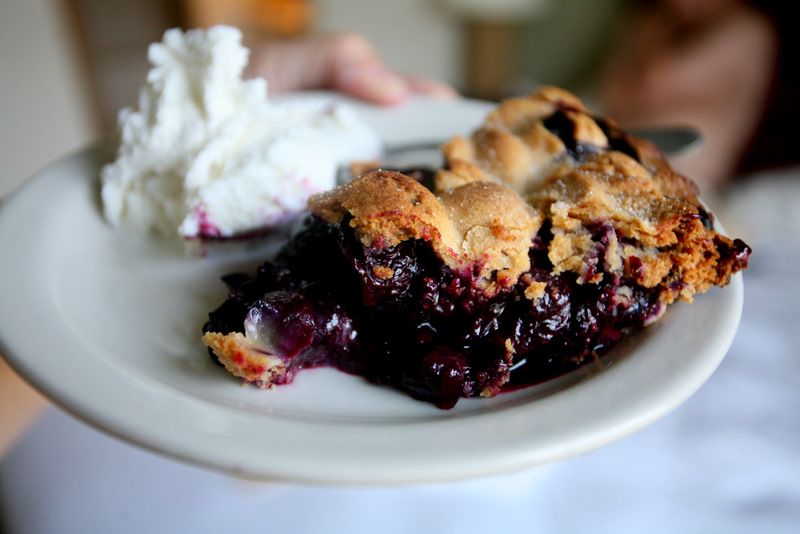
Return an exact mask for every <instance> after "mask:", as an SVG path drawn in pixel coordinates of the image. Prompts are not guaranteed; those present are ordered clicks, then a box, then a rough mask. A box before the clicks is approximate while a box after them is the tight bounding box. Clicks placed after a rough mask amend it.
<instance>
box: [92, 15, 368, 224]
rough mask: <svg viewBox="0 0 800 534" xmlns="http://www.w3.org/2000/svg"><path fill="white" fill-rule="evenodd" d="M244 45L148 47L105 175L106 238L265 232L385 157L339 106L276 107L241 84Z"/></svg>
mask: <svg viewBox="0 0 800 534" xmlns="http://www.w3.org/2000/svg"><path fill="white" fill-rule="evenodd" d="M241 40H242V34H241V32H240V31H239V30H238V29H236V28H232V27H228V26H215V27H213V28H210V29H208V30H189V31H187V32H185V33H184V32H182V31H181V30H178V29H171V30H168V31H167V32H166V33H165V34H164V38H163V41H162V42H160V43H153V44H151V45H150V48H149V50H148V58H149V61H150V63H151V65H152V68H151V70H150V72H149V74H148V76H147V83H146V84H145V85H144V87H142V89H141V91H140V95H139V102H138V106H137V107H136V108H125V109H123V110H122V111H121V112H120V115H119V127H120V134H121V142H120V147H119V150H118V153H117V157H116V159H115V161H114V162H112V163H110V164H108V165H106V166H104V167H103V169H102V171H101V181H102V191H101V195H102V201H103V209H104V213H105V216H106V218H107V219H108V220H109V221H110V222H111V223H112V224H113V225H114V226H117V227H123V228H129V229H133V230H136V231H139V232H143V233H144V232H157V233H162V234H167V235H175V234H176V232H177V234H178V235H180V236H181V237H183V238H185V239H195V238H228V237H233V236H238V235H242V234H248V233H251V232H257V231H261V230H264V229H267V228H270V227H274V226H277V225H280V224H281V223H282V222H284V221H286V220H287V219H291V218H292V217H293V216H295V215H296V214H297V213H299V212H300V211H302V210H303V209H304V208H305V206H306V200H307V198H308V197H309V195H311V194H313V193H317V192H320V191H324V190H327V189H331V188H332V187H334V186H335V182H336V175H337V171H338V169H339V168H340V166H342V165H347V164H348V163H351V162H353V161H361V160H374V159H379V158H380V157H381V155H382V144H381V141H380V138H379V136H378V135H377V133H376V132H374V131H373V130H372V129H371V128H370V127H368V126H367V125H366V124H365V123H363V122H361V120H360V119H359V118H358V116H357V115H356V113H355V111H354V110H353V109H352V108H350V107H348V106H347V105H345V104H342V103H335V102H332V101H331V99H326V98H322V97H319V98H310V97H305V98H296V99H294V100H292V99H287V100H283V101H280V102H274V101H271V100H269V99H268V98H267V81H266V80H264V79H261V78H254V79H249V80H244V79H243V77H242V73H243V71H244V68H245V66H246V65H247V61H248V56H249V51H248V50H247V49H246V48H244V47H243V46H242V44H241Z"/></svg>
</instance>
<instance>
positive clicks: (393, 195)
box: [309, 171, 544, 286]
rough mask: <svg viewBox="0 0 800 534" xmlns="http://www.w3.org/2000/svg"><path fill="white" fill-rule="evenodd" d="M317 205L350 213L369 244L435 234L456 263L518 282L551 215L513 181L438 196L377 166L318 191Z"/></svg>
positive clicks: (332, 217) (324, 214)
mask: <svg viewBox="0 0 800 534" xmlns="http://www.w3.org/2000/svg"><path fill="white" fill-rule="evenodd" d="M309 206H310V208H311V211H312V212H313V213H314V214H316V215H317V216H318V217H321V218H322V219H323V220H325V221H327V222H341V221H342V220H343V219H344V218H345V217H347V218H349V223H348V224H349V225H350V226H351V227H352V228H353V229H354V232H355V235H356V237H357V238H358V239H359V240H360V241H361V243H362V244H363V245H364V246H367V247H369V246H373V247H390V246H395V245H397V244H398V243H400V242H401V241H405V240H407V239H420V240H425V241H428V242H430V244H431V245H432V247H433V249H434V250H435V251H436V253H437V254H438V256H439V257H440V258H441V259H442V260H443V261H444V262H445V263H446V264H447V265H448V267H450V268H451V269H453V270H456V271H457V270H461V269H464V268H474V267H475V266H477V267H478V270H479V272H480V275H481V277H482V278H483V279H485V280H486V283H487V286H488V285H489V284H495V283H500V284H510V283H513V282H514V281H516V277H517V276H518V275H519V273H521V272H524V271H526V270H528V269H529V267H530V261H529V258H528V250H529V249H530V243H531V241H532V239H533V238H534V236H535V235H536V233H537V232H538V231H539V228H540V227H541V223H542V221H543V218H544V217H543V215H542V213H541V212H539V211H536V210H534V209H533V208H532V207H531V206H530V205H528V204H527V203H526V202H525V201H524V200H523V199H522V198H521V197H520V196H519V194H517V193H516V192H515V191H514V190H513V189H512V188H511V187H509V186H507V185H505V184H501V183H496V182H488V181H483V182H472V183H467V184H464V185H462V186H459V187H455V188H452V189H448V190H447V191H443V192H441V194H439V195H438V196H436V195H434V194H433V193H432V192H431V191H430V190H428V189H427V188H426V187H424V186H423V185H421V184H420V183H419V182H417V181H416V180H414V179H412V178H410V177H408V176H405V175H403V174H400V173H397V172H391V171H375V172H371V173H368V174H366V175H364V176H361V177H359V178H356V179H355V180H353V181H352V182H349V183H347V184H345V185H343V186H341V187H339V188H337V189H335V190H332V191H329V192H326V193H321V194H319V195H315V196H314V197H312V198H311V200H310V201H309ZM498 208H499V209H498Z"/></svg>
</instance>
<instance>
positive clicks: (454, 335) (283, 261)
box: [203, 87, 750, 408]
mask: <svg viewBox="0 0 800 534" xmlns="http://www.w3.org/2000/svg"><path fill="white" fill-rule="evenodd" d="M442 151H443V154H444V165H443V168H442V169H440V170H438V171H436V172H435V173H434V174H433V175H429V176H426V175H425V173H407V174H401V173H399V172H393V171H386V170H378V171H373V172H370V173H367V174H365V175H362V176H360V177H358V178H356V179H354V180H352V181H351V182H349V183H347V184H345V185H342V186H340V187H338V188H337V189H334V190H332V191H329V192H325V193H321V194H318V195H315V196H313V197H312V198H311V199H310V201H309V207H310V212H311V213H310V215H309V216H308V218H307V220H306V221H305V223H304V225H303V227H302V228H301V229H299V230H298V232H297V233H296V234H295V235H294V236H293V237H292V238H291V240H290V241H289V242H288V243H287V244H286V246H285V247H284V248H283V249H282V251H281V252H280V253H279V254H278V255H277V256H276V257H275V258H274V259H273V260H272V261H269V262H265V263H263V264H262V265H261V266H260V267H259V268H258V270H257V271H256V272H255V273H252V274H231V275H229V276H227V277H225V279H224V281H225V283H226V284H227V286H228V287H229V289H230V292H229V296H228V298H227V299H226V300H225V301H224V302H223V303H222V305H221V306H220V307H219V308H217V309H216V310H214V311H212V312H211V313H210V314H209V321H208V322H207V324H206V325H205V327H204V337H203V340H204V342H205V343H206V344H207V345H208V347H209V349H210V351H211V352H212V354H213V356H214V358H216V359H217V360H218V361H219V362H220V363H221V364H222V365H224V366H225V368H227V370H228V371H230V372H231V373H232V374H234V375H236V376H238V377H241V378H242V379H244V380H245V381H248V382H254V383H256V384H258V385H259V386H262V387H271V386H274V385H279V384H286V383H289V382H291V381H292V379H293V376H294V374H295V373H296V372H297V371H299V370H300V369H303V368H306V367H314V366H319V365H330V366H335V367H337V368H339V369H341V370H343V371H346V372H349V373H354V374H358V375H362V376H364V377H366V378H367V379H369V380H370V381H372V382H374V383H377V384H383V385H388V386H392V387H395V388H398V389H400V390H403V391H405V392H407V393H409V394H410V395H411V396H413V397H414V398H417V399H421V400H425V401H429V402H432V403H434V404H436V405H437V406H439V407H442V408H451V407H453V406H454V405H455V404H456V403H457V401H458V400H459V399H461V398H464V397H473V396H485V397H490V396H494V395H496V394H498V393H499V392H501V391H503V390H504V389H507V388H512V387H514V388H516V387H520V386H524V385H529V384H533V383H538V382H541V381H544V380H547V379H549V378H552V377H555V376H558V375H561V374H564V373H566V372H569V371H571V370H573V369H575V368H577V367H579V366H581V365H583V364H585V363H587V362H592V361H595V360H596V359H597V358H598V357H599V356H601V355H602V354H604V353H605V352H607V351H608V350H609V349H610V348H611V347H612V346H613V345H614V344H615V342H617V341H618V340H619V339H620V338H621V337H622V336H625V335H627V334H630V333H632V332H635V331H637V330H640V329H641V328H643V327H646V326H647V325H649V324H651V323H653V322H654V321H656V320H657V319H658V318H659V317H660V316H661V315H662V314H663V313H664V311H665V308H666V306H667V305H669V304H670V303H672V302H674V301H676V300H686V301H691V300H692V298H693V296H694V295H695V294H697V293H702V292H704V291H706V290H708V289H709V288H711V287H713V286H724V285H726V284H727V283H728V282H729V280H730V277H731V276H732V275H733V274H734V273H736V272H738V271H739V270H741V269H744V268H745V267H746V266H747V260H748V256H749V254H750V249H749V247H748V246H747V245H746V244H745V243H743V242H742V241H741V240H738V239H736V240H733V239H729V238H728V237H726V236H724V235H721V234H719V233H718V232H716V231H715V230H714V222H713V217H712V215H711V214H710V213H708V212H707V211H706V210H705V209H704V208H703V205H702V204H701V203H700V201H699V200H698V198H697V187H696V186H695V185H694V184H693V183H692V182H691V181H690V180H688V179H686V178H684V177H683V176H681V175H679V174H677V173H676V172H675V171H673V170H672V169H671V167H670V165H669V164H668V162H667V161H666V159H665V158H664V157H663V155H662V154H661V153H660V152H659V151H658V149H657V148H656V147H655V146H654V145H653V144H651V143H650V142H648V141H646V140H644V139H639V138H635V137H632V136H629V135H627V134H626V133H624V132H622V131H621V130H620V129H619V128H618V127H617V126H616V125H615V123H614V122H613V121H611V120H607V119H601V118H597V117H594V116H593V115H591V114H590V113H589V112H588V111H587V109H586V108H585V107H584V106H583V104H582V103H581V102H580V100H578V99H577V98H576V97H575V96H574V95H572V94H570V93H568V92H566V91H563V90H560V89H557V88H553V87H545V88H543V89H541V90H540V91H539V92H538V93H536V94H533V95H531V96H529V97H524V98H516V99H510V100H507V101H505V102H503V103H502V104H501V105H500V106H499V107H497V108H496V109H495V110H493V111H492V112H491V113H490V114H489V115H488V116H487V118H486V120H485V121H484V123H483V124H482V125H481V126H480V127H479V128H478V129H477V130H476V131H475V132H474V133H473V134H472V136H471V137H470V138H463V137H455V138H453V139H452V140H451V141H450V142H448V143H447V144H446V145H445V146H444V147H443V149H442ZM412 176H413V177H412Z"/></svg>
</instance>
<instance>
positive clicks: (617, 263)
mask: <svg viewBox="0 0 800 534" xmlns="http://www.w3.org/2000/svg"><path fill="white" fill-rule="evenodd" d="M442 152H443V155H444V160H445V165H444V168H442V169H441V170H439V171H438V172H437V173H436V176H435V180H434V190H433V191H430V190H428V189H427V188H426V187H424V186H423V185H421V184H420V183H418V182H417V181H415V180H413V179H412V178H409V177H407V176H404V175H402V174H399V173H395V172H389V171H375V172H372V173H368V174H366V175H364V176H362V177H359V178H357V179H355V180H354V181H352V182H350V183H348V184H346V185H344V186H342V187H340V188H337V189H336V190H334V191H330V192H327V193H322V194H320V195H316V196H314V197H312V198H311V199H310V201H309V205H310V208H311V211H312V212H313V213H314V214H316V215H317V216H319V217H321V218H322V219H324V220H326V221H328V222H340V221H342V220H344V219H345V218H348V219H349V222H348V224H350V226H352V227H353V228H354V230H355V233H356V235H357V237H358V238H359V239H360V240H361V242H362V244H363V245H364V246H378V247H384V246H394V245H396V244H398V243H399V242H401V241H404V240H406V239H421V240H425V241H428V242H430V243H431V245H432V246H433V249H434V250H435V251H436V253H437V254H438V255H439V256H440V257H441V258H442V260H443V261H444V262H445V263H446V264H447V265H448V266H450V267H451V268H453V269H460V268H465V267H467V266H470V265H478V266H479V271H480V275H481V276H482V277H483V278H484V279H485V281H486V285H487V286H489V287H491V286H492V285H493V284H510V283H514V282H515V281H516V280H517V279H518V278H519V276H520V275H521V274H522V273H523V272H525V271H526V270H528V269H529V267H530V262H529V259H528V251H529V249H530V247H531V243H532V240H533V238H534V237H535V236H536V234H537V232H539V230H540V229H541V227H542V225H543V224H547V226H548V229H549V231H550V232H551V233H552V236H553V237H552V240H551V241H550V243H549V249H548V256H549V259H550V261H551V263H552V265H553V272H554V274H561V273H564V272H573V273H575V274H576V275H577V277H578V281H579V282H581V283H595V282H599V281H600V280H601V279H602V277H603V276H608V275H614V276H622V277H627V278H628V279H629V280H631V281H632V282H635V283H636V284H638V285H641V286H644V287H650V288H654V287H658V288H660V289H661V292H660V295H661V298H662V300H664V301H666V302H671V301H673V300H675V299H677V298H684V299H686V300H691V299H692V296H693V295H694V294H695V293H698V292H703V291H706V290H707V289H708V288H710V287H712V286H714V285H725V284H727V283H728V281H729V279H730V276H731V274H732V273H734V272H736V271H738V270H739V269H741V268H744V265H745V264H746V261H745V262H742V261H740V259H736V258H733V257H731V256H730V255H728V256H724V255H723V254H721V252H720V251H724V250H730V249H731V248H733V243H732V241H731V240H730V239H728V238H727V237H725V236H721V235H719V234H718V233H717V232H715V231H714V230H713V229H712V228H708V227H707V226H708V223H709V221H710V216H709V215H708V214H707V213H706V212H705V210H704V208H703V206H702V204H701V202H700V201H699V199H698V197H697V195H698V189H697V186H696V185H695V184H694V183H693V182H692V181H691V180H689V179H688V178H686V177H684V176H682V175H680V174H678V173H677V172H675V171H674V170H673V169H672V167H671V166H670V164H669V162H668V161H667V159H666V157H665V156H664V155H663V154H662V153H661V152H660V151H659V149H658V148H657V147H656V146H655V145H654V144H653V143H651V142H650V141H647V140H645V139H641V138H636V137H634V136H631V135H628V134H626V133H624V132H622V131H621V130H620V129H619V127H618V126H617V125H616V124H615V123H614V122H613V121H612V120H610V119H602V118H597V117H594V116H593V115H591V114H590V113H589V111H588V110H587V109H586V108H585V106H584V105H583V103H582V102H581V101H580V100H579V99H578V98H577V97H576V96H574V95H572V94H571V93H569V92H567V91H564V90H562V89H558V88H554V87H544V88H542V89H541V90H540V91H538V92H537V93H534V94H531V95H529V96H527V97H521V98H513V99H509V100H507V101H505V102H503V103H501V104H500V105H499V106H498V107H497V108H496V109H494V110H493V111H491V112H490V113H489V114H488V115H487V117H486V119H485V121H484V123H483V124H482V125H480V127H479V128H478V129H477V130H475V132H474V133H473V134H472V136H471V137H469V138H466V137H460V136H456V137H454V138H453V139H452V140H451V141H449V142H448V143H446V144H445V145H444V146H443V147H442ZM598 233H604V237H603V239H602V240H598V237H597V236H598ZM599 262H602V269H600V268H599V267H600V266H599V265H598V263H599ZM603 273H605V274H603Z"/></svg>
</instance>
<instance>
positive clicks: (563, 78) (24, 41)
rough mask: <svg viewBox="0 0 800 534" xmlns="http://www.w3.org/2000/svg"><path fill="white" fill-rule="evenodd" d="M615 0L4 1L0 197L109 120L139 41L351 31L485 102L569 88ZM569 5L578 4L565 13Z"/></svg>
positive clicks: (131, 86)
mask: <svg viewBox="0 0 800 534" xmlns="http://www.w3.org/2000/svg"><path fill="white" fill-rule="evenodd" d="M623 4H624V2H623V0H558V1H556V0H405V1H403V2H396V1H391V0H372V1H370V2H363V1H359V0H226V1H222V0H3V2H1V3H0V65H2V68H3V72H4V75H3V76H2V79H0V169H3V172H2V178H0V196H2V195H3V194H4V193H7V192H9V191H11V190H12V189H13V188H15V187H16V186H17V185H18V184H19V183H20V182H21V181H22V180H23V179H24V178H25V177H27V176H29V175H30V174H31V173H33V172H35V171H36V170H37V169H39V168H41V167H42V166H44V165H46V164H47V163H48V162H49V161H51V160H52V159H53V158H55V157H57V156H59V155H61V154H63V153H65V152H69V151H71V150H74V149H76V148H77V147H79V146H82V145H83V144H85V143H86V142H88V141H89V140H91V139H94V138H97V137H98V136H101V135H103V134H105V133H107V132H109V131H110V130H112V129H113V128H114V127H115V125H116V117H117V113H118V111H119V109H120V108H122V107H124V106H129V105H132V104H134V103H135V102H136V98H137V94H138V91H139V87H140V86H141V84H142V82H143V80H144V77H145V75H146V73H147V70H148V67H149V65H148V63H147V45H148V44H149V43H151V42H154V41H159V40H161V37H162V34H163V32H164V30H166V29H168V28H170V27H183V28H191V27H207V26H210V25H213V24H217V23H225V24H231V25H235V26H239V27H240V28H242V29H243V30H244V31H245V32H246V34H248V36H249V37H250V38H259V37H260V36H264V37H296V36H302V35H307V34H313V33H322V32H335V31H355V32H358V33H361V34H362V35H364V36H366V37H367V38H368V39H369V40H370V41H371V42H372V43H373V44H374V45H375V47H376V48H377V49H378V52H379V53H380V54H381V55H382V56H383V58H384V59H385V61H386V62H387V63H388V64H389V66H391V67H392V68H394V69H396V70H399V71H403V72H408V73H414V74H418V75H422V76H425V77H430V78H435V79H439V80H443V81H445V82H448V83H450V84H451V85H453V86H454V87H456V88H457V89H458V90H460V91H461V92H462V93H463V94H464V95H466V96H470V97H475V98H483V99H490V100H496V99H499V98H502V97H505V96H509V95H511V94H516V93H520V92H526V91H528V90H529V89H531V88H532V87H534V86H535V85H537V84H539V83H551V84H556V85H561V86H564V87H568V88H572V89H574V90H577V88H580V87H581V86H583V85H585V84H586V83H587V81H590V80H591V76H592V70H593V68H594V66H595V65H596V61H597V58H598V57H599V55H600V54H601V53H602V51H603V49H604V47H605V44H606V41H607V39H608V36H609V33H610V28H611V26H612V23H613V21H614V20H615V19H616V17H617V16H618V13H619V11H620V10H621V9H623V7H624V6H623ZM576 14H578V15H577V16H576Z"/></svg>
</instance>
